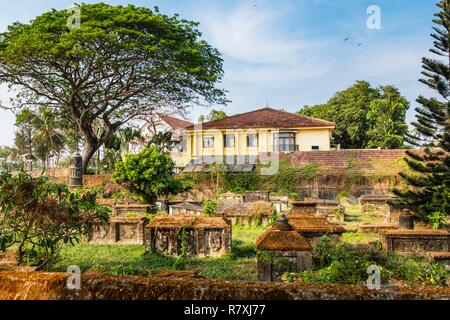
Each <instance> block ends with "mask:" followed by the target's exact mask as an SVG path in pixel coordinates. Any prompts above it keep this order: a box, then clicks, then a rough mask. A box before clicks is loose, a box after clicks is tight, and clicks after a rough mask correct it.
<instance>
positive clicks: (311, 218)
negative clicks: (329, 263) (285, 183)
mask: <svg viewBox="0 0 450 320" xmlns="http://www.w3.org/2000/svg"><path fill="white" fill-rule="evenodd" d="M306 203H307V204H306V205H305V202H304V201H300V202H293V208H292V209H291V211H289V212H288V214H287V218H288V219H289V224H290V225H291V226H292V227H293V228H294V229H295V230H296V231H297V232H298V233H300V234H301V235H303V236H304V237H306V238H307V239H308V240H310V241H313V240H314V239H316V238H319V237H321V236H323V235H328V236H330V237H332V238H334V239H336V240H339V239H340V238H341V236H342V233H344V232H345V229H344V227H342V226H341V225H339V224H336V223H332V222H330V221H328V219H327V218H325V217H323V216H320V215H316V214H314V213H312V210H311V208H312V207H313V206H312V203H315V202H314V201H307V202H306ZM314 208H315V207H314Z"/></svg>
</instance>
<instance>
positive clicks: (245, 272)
mask: <svg viewBox="0 0 450 320" xmlns="http://www.w3.org/2000/svg"><path fill="white" fill-rule="evenodd" d="M263 232H264V228H261V227H256V226H235V227H234V228H233V246H232V251H231V253H230V254H228V255H225V256H223V257H221V258H201V259H190V258H186V257H179V258H172V257H167V256H163V255H159V254H145V251H144V247H143V246H108V245H99V246H93V245H87V244H79V245H77V246H75V247H72V246H64V247H63V250H62V252H61V254H60V255H58V257H57V259H55V260H54V261H52V264H51V265H49V266H48V267H47V268H46V269H47V270H48V271H64V272H65V271H66V269H67V266H69V265H77V266H79V267H80V268H81V270H82V271H83V272H84V271H86V270H88V269H98V270H102V271H105V272H106V273H108V274H113V275H151V274H152V273H153V272H154V271H155V270H194V271H196V272H197V273H198V274H199V276H203V277H206V278H214V279H224V280H245V281H256V279H257V270H256V246H255V242H256V238H257V237H258V236H259V235H260V234H261V233H263Z"/></svg>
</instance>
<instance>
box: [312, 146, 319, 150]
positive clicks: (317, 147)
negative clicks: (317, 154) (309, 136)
mask: <svg viewBox="0 0 450 320" xmlns="http://www.w3.org/2000/svg"><path fill="white" fill-rule="evenodd" d="M311 150H312V151H319V150H320V147H319V146H311Z"/></svg>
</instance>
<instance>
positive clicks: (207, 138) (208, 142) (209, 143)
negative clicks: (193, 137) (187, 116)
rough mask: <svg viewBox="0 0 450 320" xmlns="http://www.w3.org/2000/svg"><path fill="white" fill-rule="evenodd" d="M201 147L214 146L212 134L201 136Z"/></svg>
mask: <svg viewBox="0 0 450 320" xmlns="http://www.w3.org/2000/svg"><path fill="white" fill-rule="evenodd" d="M203 148H206V149H210V148H214V136H203Z"/></svg>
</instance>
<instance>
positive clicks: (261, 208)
mask: <svg viewBox="0 0 450 320" xmlns="http://www.w3.org/2000/svg"><path fill="white" fill-rule="evenodd" d="M273 212H274V209H273V207H272V205H271V203H270V202H265V201H257V202H246V203H234V202H223V203H221V204H219V206H218V207H217V209H216V215H218V216H223V217H225V218H227V219H230V220H231V222H232V223H233V224H252V223H258V224H262V225H264V224H267V223H268V221H269V218H270V217H271V216H272V215H273Z"/></svg>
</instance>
